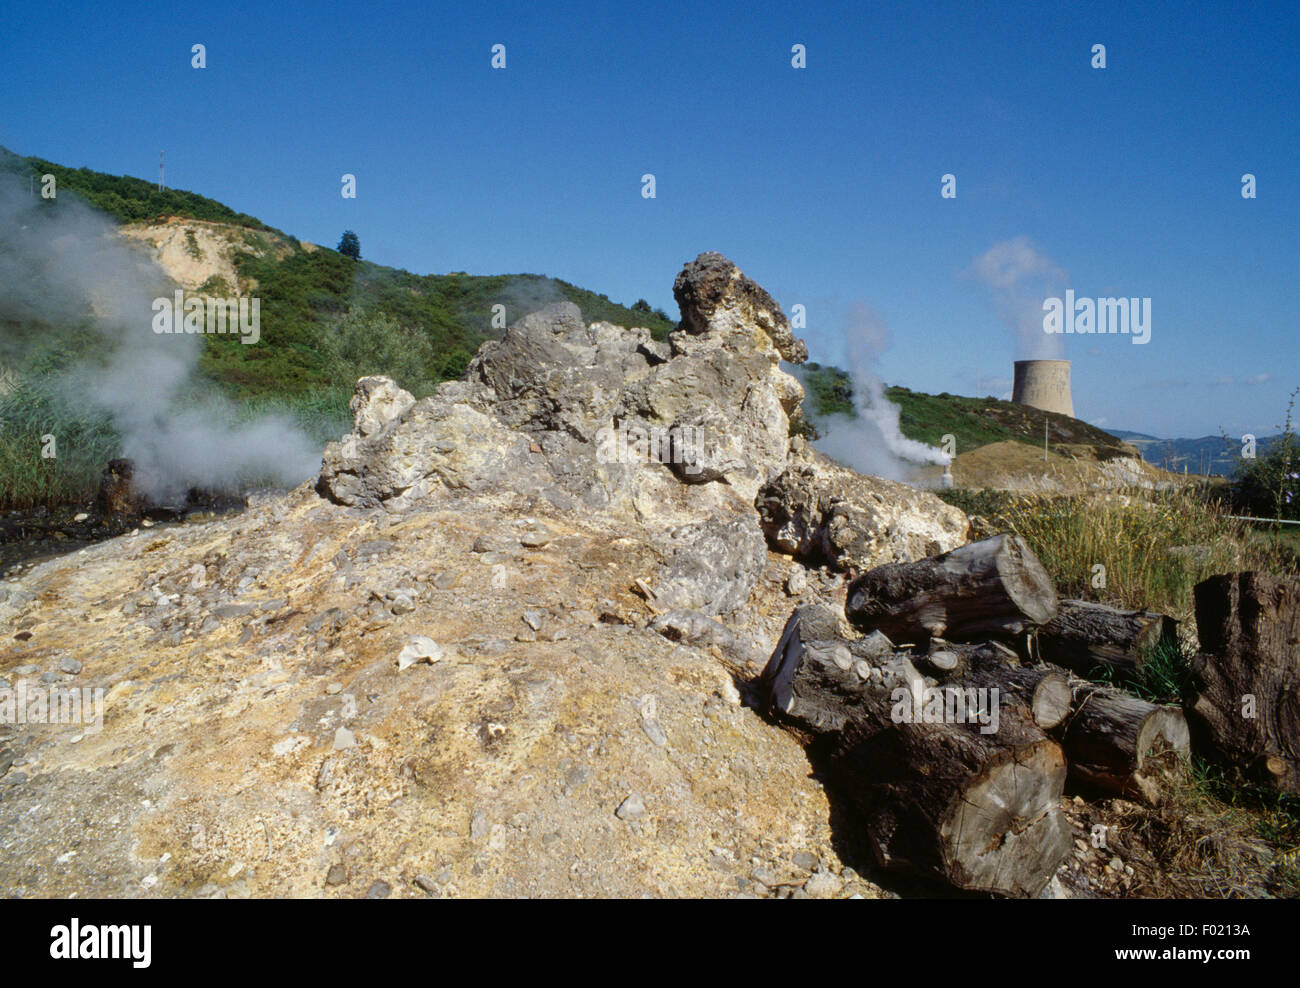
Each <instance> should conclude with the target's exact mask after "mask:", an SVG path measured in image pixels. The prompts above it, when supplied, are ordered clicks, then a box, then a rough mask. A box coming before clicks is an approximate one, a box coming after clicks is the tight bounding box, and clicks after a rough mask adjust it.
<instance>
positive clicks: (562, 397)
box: [318, 255, 803, 514]
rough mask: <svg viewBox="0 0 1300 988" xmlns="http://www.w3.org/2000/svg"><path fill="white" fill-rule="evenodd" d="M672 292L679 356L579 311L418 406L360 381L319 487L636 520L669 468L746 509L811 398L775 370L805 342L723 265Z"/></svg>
mask: <svg viewBox="0 0 1300 988" xmlns="http://www.w3.org/2000/svg"><path fill="white" fill-rule="evenodd" d="M726 271H731V272H733V273H734V277H733V276H732V275H725V276H724V274H725V272H726ZM678 282H679V286H683V287H682V291H683V292H684V294H683V296H682V297H683V299H685V302H684V303H683V305H684V307H683V310H682V311H683V324H682V325H683V328H682V329H679V330H678V331H676V333H675V334H674V336H675V338H676V340H677V342H674V343H672V344H671V345H669V346H664V345H661V344H657V343H655V341H653V340H652V339H651V338H650V334H649V331H648V330H646V329H642V328H635V329H624V328H622V327H620V326H614V325H612V324H610V323H606V322H595V323H592V324H591V325H589V326H588V325H584V324H583V321H582V316H581V313H580V311H579V310H578V308H577V306H575V305H573V304H572V303H571V302H558V303H555V304H552V305H549V306H546V307H545V308H543V309H540V310H538V311H536V312H532V313H529V314H528V315H525V316H524V317H523V318H521V319H519V320H518V321H516V322H515V323H514V324H513V325H511V326H510V328H509V329H508V330H507V331H506V334H505V336H504V337H503V338H502V339H501V340H499V341H493V342H489V343H486V344H484V345H483V347H481V348H480V350H479V352H478V354H477V355H476V356H475V358H474V359H473V361H471V363H470V365H469V368H468V370H467V372H466V376H465V379H464V380H462V381H456V382H448V383H446V384H443V385H441V386H440V387H439V388H438V389H437V390H436V391H435V393H434V394H433V395H431V396H430V397H428V398H425V399H422V400H421V401H419V402H414V401H412V400H411V399H410V396H409V395H408V394H407V393H406V392H404V391H402V390H401V389H400V388H398V387H397V386H396V385H395V384H393V382H392V381H391V380H389V379H387V378H383V377H371V378H364V379H362V380H361V381H360V382H358V385H357V395H356V397H354V399H353V404H352V408H353V413H354V418H355V422H354V426H353V429H352V432H351V433H350V434H349V435H348V436H346V437H344V439H343V440H342V441H341V442H339V443H332V444H330V446H329V447H327V449H326V451H325V455H324V457H323V461H322V467H321V474H320V479H319V486H318V489H319V490H320V492H321V493H323V494H325V495H326V496H328V497H330V498H331V499H333V500H335V501H338V502H340V503H342V504H347V505H353V506H359V507H376V506H383V507H385V508H387V509H388V510H390V511H391V510H405V509H407V508H410V507H412V506H413V505H415V504H417V503H420V502H421V501H423V500H425V499H426V498H427V497H428V496H429V495H431V494H432V493H434V492H435V491H436V490H438V489H440V488H442V489H467V490H472V491H477V490H485V489H488V488H492V487H510V488H511V489H514V490H517V491H521V492H529V493H535V494H537V495H538V496H541V497H545V498H546V499H547V500H549V501H551V503H553V504H555V505H556V507H559V508H561V509H562V510H571V509H575V508H577V507H579V506H581V507H584V508H588V509H596V510H606V509H615V508H618V507H620V506H622V507H628V506H631V505H636V507H635V510H637V511H642V510H644V505H645V504H646V503H649V504H655V503H662V502H663V500H664V498H663V497H662V483H663V480H664V479H665V478H664V477H663V476H662V475H663V474H664V473H665V471H664V467H667V468H668V469H669V470H670V471H671V473H672V474H675V475H676V477H677V480H678V481H681V482H684V483H687V484H694V485H707V484H710V483H713V482H721V483H725V484H726V485H728V486H730V487H732V488H733V489H734V492H735V494H736V495H737V496H738V497H739V498H740V499H741V500H743V501H745V502H748V503H752V500H753V496H754V494H755V493H756V492H757V490H758V486H759V485H760V484H762V483H764V482H765V481H768V480H771V479H772V478H773V477H775V476H776V475H777V474H779V473H780V472H781V471H782V470H783V469H784V467H785V462H786V457H787V455H788V452H789V438H788V437H789V430H790V419H789V416H790V414H791V412H793V411H794V410H795V409H796V408H797V407H798V404H799V402H800V401H801V400H802V398H803V389H802V387H801V386H800V384H799V382H798V381H796V380H795V379H794V378H793V377H791V376H790V375H788V374H786V373H785V372H784V371H782V370H781V369H780V367H779V366H778V360H779V358H780V356H782V355H783V354H784V355H788V356H791V357H795V358H798V359H802V358H801V357H799V354H800V353H801V352H802V349H801V348H802V343H800V342H799V341H798V340H796V339H795V338H794V337H793V336H792V335H791V334H790V330H789V323H788V321H787V320H786V318H785V316H784V315H783V314H782V313H781V310H780V308H779V307H777V306H776V303H775V302H773V301H772V300H771V298H770V297H769V296H768V295H767V293H766V292H764V291H763V290H762V289H761V288H759V287H758V286H757V285H754V284H753V282H751V281H749V280H748V279H746V278H744V277H743V276H741V275H740V274H739V270H738V269H736V268H735V266H734V265H732V264H731V263H730V262H729V261H726V260H725V259H724V258H720V257H718V256H716V255H713V256H712V259H710V260H708V261H703V262H702V261H700V260H697V261H696V262H693V265H687V269H686V271H684V272H683V274H682V276H681V277H679V279H678ZM668 479H671V477H669V478H668ZM701 508H704V509H705V510H703V511H701V512H699V513H700V514H704V513H708V507H707V506H705V505H704V504H702V503H701Z"/></svg>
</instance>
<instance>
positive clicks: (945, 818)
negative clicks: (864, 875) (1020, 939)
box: [831, 711, 1071, 896]
mask: <svg viewBox="0 0 1300 988" xmlns="http://www.w3.org/2000/svg"><path fill="white" fill-rule="evenodd" d="M1007 713H1008V715H1009V716H1004V718H1003V720H1002V722H1001V724H1000V725H999V728H998V730H997V732H996V733H991V734H985V733H982V732H981V730H980V727H979V725H977V724H971V723H937V724H929V723H921V724H917V723H900V724H893V725H891V726H890V727H889V728H888V729H885V730H877V729H875V726H874V725H869V724H868V725H864V724H862V723H860V722H858V721H850V722H849V723H848V724H847V726H846V727H845V728H844V730H843V732H842V733H841V734H840V736H839V746H838V749H837V751H836V753H835V755H834V756H833V758H832V761H831V766H832V769H831V777H832V784H833V785H834V786H835V787H836V788H837V791H839V792H842V793H844V794H845V795H846V796H847V798H849V799H850V800H852V801H853V802H854V803H855V804H856V805H857V807H858V808H859V809H860V810H861V811H862V813H863V814H864V819H865V824H866V830H867V833H868V836H869V838H870V842H871V846H872V850H873V852H874V854H875V857H876V859H877V861H878V862H879V863H880V865H881V866H882V867H885V868H891V869H892V868H899V869H910V870H916V871H921V872H927V873H930V874H933V875H937V876H938V877H940V878H942V879H943V880H944V881H946V882H948V883H950V884H951V885H953V886H955V887H956V888H960V889H968V890H972V891H979V892H992V893H997V894H999V895H1007V896H1033V895H1036V894H1037V893H1038V892H1039V891H1040V890H1041V889H1042V888H1043V887H1044V886H1045V885H1046V884H1047V882H1048V881H1049V880H1050V879H1051V877H1052V874H1053V873H1054V872H1055V871H1056V869H1057V867H1058V866H1059V865H1060V863H1061V861H1062V860H1064V858H1065V856H1066V854H1068V853H1069V850H1070V847H1071V832H1070V827H1069V824H1068V823H1067V822H1066V821H1065V819H1064V818H1063V816H1062V814H1061V809H1060V802H1061V793H1062V790H1063V787H1064V785H1065V778H1066V767H1065V758H1064V756H1063V754H1062V752H1061V748H1060V746H1059V745H1057V744H1056V742H1054V741H1052V740H1051V739H1050V738H1048V737H1047V736H1046V735H1045V734H1043V732H1042V731H1041V730H1040V729H1039V728H1038V727H1036V726H1035V725H1034V724H1033V723H1031V722H1030V721H1029V720H1028V719H1027V718H1025V717H1023V716H1021V715H1019V714H1018V713H1016V712H1013V711H1008V712H1007Z"/></svg>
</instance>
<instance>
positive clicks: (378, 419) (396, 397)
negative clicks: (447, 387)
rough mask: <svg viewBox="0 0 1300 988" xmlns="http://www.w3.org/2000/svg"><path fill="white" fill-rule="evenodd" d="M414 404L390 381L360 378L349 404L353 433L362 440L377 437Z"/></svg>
mask: <svg viewBox="0 0 1300 988" xmlns="http://www.w3.org/2000/svg"><path fill="white" fill-rule="evenodd" d="M414 404H415V399H414V398H413V397H412V396H411V393H410V392H409V391H404V390H403V389H401V388H399V387H398V386H397V384H396V383H394V381H393V379H392V378H390V377H383V376H382V375H375V376H372V377H363V378H361V379H360V380H359V381H357V386H356V389H355V390H354V391H353V394H352V400H351V401H349V402H348V407H349V408H350V409H351V410H352V431H353V432H355V433H356V434H357V435H358V436H361V437H363V438H365V437H369V436H373V435H376V434H377V433H379V432H380V431H382V430H383V428H384V427H385V426H386V425H388V423H390V422H392V421H395V420H397V419H400V418H401V417H402V416H403V415H405V414H406V412H407V410H408V409H409V408H410V407H411V406H412V405H414Z"/></svg>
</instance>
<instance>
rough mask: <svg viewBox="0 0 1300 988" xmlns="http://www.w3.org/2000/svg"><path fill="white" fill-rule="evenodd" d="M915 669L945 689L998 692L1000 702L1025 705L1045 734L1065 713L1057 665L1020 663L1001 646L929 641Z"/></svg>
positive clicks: (1063, 678)
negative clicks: (928, 648) (951, 687)
mask: <svg viewBox="0 0 1300 988" xmlns="http://www.w3.org/2000/svg"><path fill="white" fill-rule="evenodd" d="M916 665H917V668H918V669H919V670H920V671H921V672H923V673H926V674H927V675H930V676H933V677H934V678H935V679H937V680H938V681H939V682H940V683H943V684H945V685H950V686H954V687H958V688H964V689H977V690H978V689H997V690H998V693H999V695H1000V697H1001V698H1002V702H1003V703H1004V704H1008V703H1009V704H1012V705H1019V706H1023V707H1025V708H1026V709H1028V710H1029V711H1030V713H1031V715H1032V716H1033V720H1034V723H1035V724H1037V725H1038V726H1039V727H1041V728H1043V729H1044V730H1050V729H1051V728H1053V727H1056V726H1057V725H1058V724H1060V723H1061V721H1063V720H1064V719H1065V718H1066V716H1068V715H1069V712H1070V703H1071V693H1070V677H1069V674H1068V673H1067V672H1066V671H1065V670H1064V669H1059V668H1057V667H1056V666H1048V665H1028V666H1026V665H1021V664H1020V658H1019V656H1018V655H1017V654H1016V653H1015V651H1013V650H1012V649H1010V648H1008V647H1007V646H1005V645H1003V644H1001V643H1000V642H981V643H979V644H961V643H958V642H948V641H943V640H941V639H938V638H934V639H931V641H930V651H929V652H928V653H926V655H924V656H922V657H921V658H919V659H918V660H917V663H916Z"/></svg>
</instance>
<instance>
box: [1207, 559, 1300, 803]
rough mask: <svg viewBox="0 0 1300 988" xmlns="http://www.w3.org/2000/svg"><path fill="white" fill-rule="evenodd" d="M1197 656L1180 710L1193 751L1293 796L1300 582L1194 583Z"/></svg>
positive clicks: (1240, 578)
mask: <svg viewBox="0 0 1300 988" xmlns="http://www.w3.org/2000/svg"><path fill="white" fill-rule="evenodd" d="M1195 597H1196V628H1197V634H1198V636H1199V638H1200V640H1201V653H1202V654H1199V655H1197V656H1196V657H1195V658H1194V659H1193V660H1192V673H1193V676H1194V677H1195V679H1194V686H1195V689H1196V695H1195V697H1194V698H1193V700H1192V702H1191V704H1190V706H1189V708H1188V711H1187V713H1188V719H1189V721H1190V722H1191V726H1192V730H1193V736H1194V739H1195V741H1196V746H1197V749H1198V750H1199V751H1204V752H1205V753H1206V754H1207V755H1209V756H1210V757H1212V758H1214V759H1215V760H1216V761H1219V762H1221V763H1223V764H1227V765H1232V766H1236V767H1238V768H1241V769H1242V770H1243V771H1245V772H1246V773H1247V775H1249V776H1250V777H1252V778H1254V779H1255V780H1256V781H1259V782H1262V783H1265V784H1267V785H1270V786H1273V787H1276V788H1277V789H1279V790H1281V791H1283V792H1288V793H1294V794H1300V580H1297V579H1296V578H1294V577H1291V578H1286V579H1283V578H1281V577H1278V576H1274V575H1272V574H1269V573H1230V574H1226V575H1222V576H1212V577H1210V578H1209V579H1208V580H1205V581H1203V582H1201V583H1199V584H1197V586H1196V590H1195Z"/></svg>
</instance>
